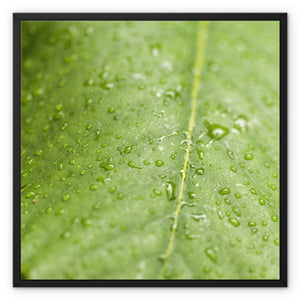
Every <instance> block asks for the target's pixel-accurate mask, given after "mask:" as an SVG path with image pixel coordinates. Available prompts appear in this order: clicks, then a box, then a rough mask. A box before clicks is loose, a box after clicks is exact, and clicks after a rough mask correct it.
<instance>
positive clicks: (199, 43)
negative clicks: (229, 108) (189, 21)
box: [160, 21, 208, 279]
mask: <svg viewBox="0 0 300 300" xmlns="http://www.w3.org/2000/svg"><path fill="white" fill-rule="evenodd" d="M207 25H208V21H199V22H197V40H196V59H195V64H194V68H193V72H194V81H193V89H192V95H191V96H192V97H191V98H192V100H191V110H190V117H189V126H188V130H187V148H186V149H185V156H184V164H183V168H182V170H180V173H181V181H180V187H179V194H178V196H177V203H176V208H175V212H174V217H173V224H172V227H171V228H172V229H171V234H170V238H169V242H168V246H167V249H166V252H165V255H164V263H163V265H162V269H161V274H160V278H161V279H163V278H165V271H166V267H167V264H168V261H169V258H170V255H171V252H172V249H173V244H174V239H175V234H176V230H177V224H178V218H179V215H180V211H181V202H182V197H183V191H184V182H185V178H186V171H187V166H188V162H189V157H190V151H191V144H192V133H193V129H194V125H195V115H196V107H197V97H198V94H199V89H200V83H201V70H202V66H203V62H204V52H205V47H206V31H207Z"/></svg>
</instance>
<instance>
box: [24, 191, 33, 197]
mask: <svg viewBox="0 0 300 300" xmlns="http://www.w3.org/2000/svg"><path fill="white" fill-rule="evenodd" d="M33 196H35V193H34V192H28V193H26V196H25V197H26V198H31V197H33Z"/></svg>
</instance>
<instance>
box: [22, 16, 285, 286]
mask: <svg viewBox="0 0 300 300" xmlns="http://www.w3.org/2000/svg"><path fill="white" fill-rule="evenodd" d="M279 78H280V77H279V21H22V22H21V204H20V205H21V229H20V231H21V277H22V279H23V280H32V279H58V280H62V279H69V280H77V279H85V280H88V279H96V280H103V279H136V280H144V279H157V280H166V279H199V280H224V279H234V280H245V279H261V280H265V279H279V248H280V247H279V245H280V236H279V229H280V228H279V227H280V226H279V225H280V214H279V203H280V199H279V189H280V186H279Z"/></svg>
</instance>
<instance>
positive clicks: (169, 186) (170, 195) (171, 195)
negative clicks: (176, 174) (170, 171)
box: [165, 181, 176, 201]
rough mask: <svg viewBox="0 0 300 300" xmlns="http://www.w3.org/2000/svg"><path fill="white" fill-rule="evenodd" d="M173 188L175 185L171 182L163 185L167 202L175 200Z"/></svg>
mask: <svg viewBox="0 0 300 300" xmlns="http://www.w3.org/2000/svg"><path fill="white" fill-rule="evenodd" d="M175 187H176V186H175V184H174V183H173V182H171V181H169V182H167V183H166V184H165V189H166V194H167V199H168V200H169V201H170V200H174V199H175Z"/></svg>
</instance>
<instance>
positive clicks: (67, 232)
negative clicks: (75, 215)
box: [61, 231, 71, 239]
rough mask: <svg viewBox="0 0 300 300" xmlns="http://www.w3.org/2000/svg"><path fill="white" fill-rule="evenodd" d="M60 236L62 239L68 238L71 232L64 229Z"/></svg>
mask: <svg viewBox="0 0 300 300" xmlns="http://www.w3.org/2000/svg"><path fill="white" fill-rule="evenodd" d="M61 236H62V238H63V239H68V238H70V236H71V234H70V232H69V231H65V232H64V233H63V234H62V235H61Z"/></svg>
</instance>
